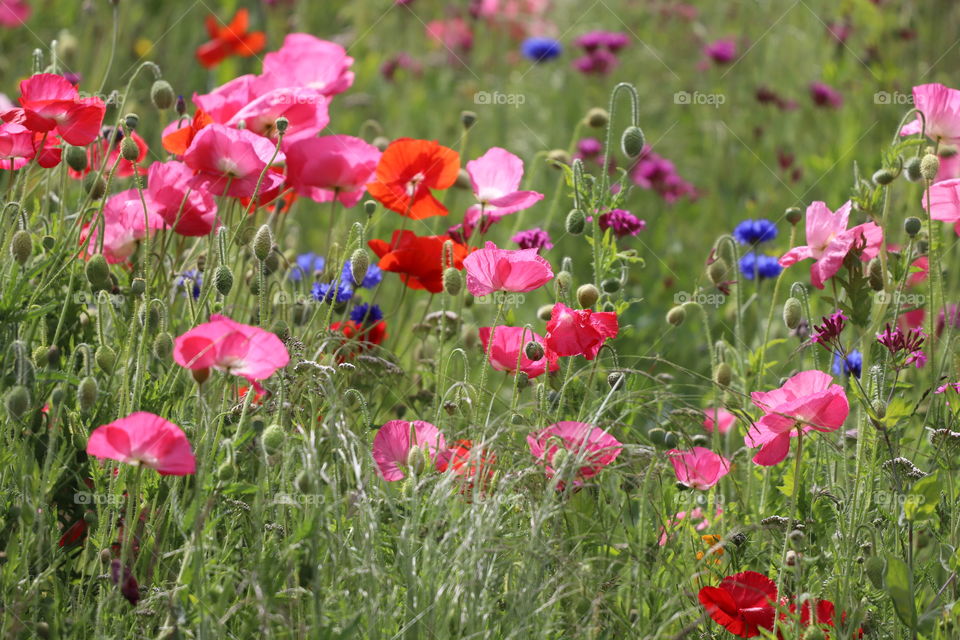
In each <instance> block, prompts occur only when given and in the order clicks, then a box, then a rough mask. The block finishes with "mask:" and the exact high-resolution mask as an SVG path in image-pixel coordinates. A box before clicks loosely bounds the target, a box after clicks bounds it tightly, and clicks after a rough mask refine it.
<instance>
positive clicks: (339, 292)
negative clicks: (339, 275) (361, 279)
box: [310, 282, 353, 302]
mask: <svg viewBox="0 0 960 640" xmlns="http://www.w3.org/2000/svg"><path fill="white" fill-rule="evenodd" d="M310 293H311V295H313V299H314V300H316V301H317V302H346V301H347V300H349V299H350V298H352V297H353V289H351V288H350V287H345V286H343V285H342V284H338V285H337V286H336V287H334V286H333V284H331V283H329V282H314V283H313V288H312V289H311V290H310Z"/></svg>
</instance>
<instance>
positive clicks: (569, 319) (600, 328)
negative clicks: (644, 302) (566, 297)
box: [543, 302, 619, 360]
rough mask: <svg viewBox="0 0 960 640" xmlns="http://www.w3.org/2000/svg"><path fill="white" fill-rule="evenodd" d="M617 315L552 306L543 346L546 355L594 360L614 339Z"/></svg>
mask: <svg viewBox="0 0 960 640" xmlns="http://www.w3.org/2000/svg"><path fill="white" fill-rule="evenodd" d="M618 331H619V326H618V325H617V314H616V313H613V312H612V311H591V310H590V309H571V308H570V307H568V306H566V305H565V304H563V303H562V302H558V303H557V304H555V305H554V306H553V312H552V313H551V314H550V322H548V323H547V335H546V336H545V337H544V340H543V341H544V344H545V345H546V347H547V355H548V356H551V355H557V356H579V355H582V356H584V357H585V358H586V359H587V360H593V359H594V358H596V357H597V353H599V352H600V347H602V346H603V343H604V342H605V341H606V339H607V338H615V337H617V332H618Z"/></svg>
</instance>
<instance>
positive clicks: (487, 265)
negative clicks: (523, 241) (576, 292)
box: [463, 242, 553, 296]
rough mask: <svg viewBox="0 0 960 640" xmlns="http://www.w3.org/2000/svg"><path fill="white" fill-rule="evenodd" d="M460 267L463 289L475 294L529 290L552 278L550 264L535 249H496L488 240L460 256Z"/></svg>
mask: <svg viewBox="0 0 960 640" xmlns="http://www.w3.org/2000/svg"><path fill="white" fill-rule="evenodd" d="M463 266H464V268H465V269H466V270H467V289H468V290H469V291H470V293H472V294H473V295H475V296H485V295H489V294H491V293H494V292H495V291H510V292H514V293H523V292H526V291H533V290H534V289H539V288H540V287H542V286H543V285H545V284H546V283H547V282H549V281H550V280H551V279H552V278H553V269H551V268H550V263H549V262H547V259H546V258H544V257H543V256H541V255H539V254H538V253H537V250H536V249H499V248H497V245H495V244H494V243H492V242H487V245H486V246H485V247H484V248H483V249H479V250H477V251H474V252H473V253H471V254H470V255H469V256H467V257H466V258H464V259H463Z"/></svg>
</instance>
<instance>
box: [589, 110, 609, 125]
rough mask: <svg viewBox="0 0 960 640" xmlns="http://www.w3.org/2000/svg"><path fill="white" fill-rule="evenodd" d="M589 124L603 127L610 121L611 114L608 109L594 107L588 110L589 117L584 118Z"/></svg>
mask: <svg viewBox="0 0 960 640" xmlns="http://www.w3.org/2000/svg"><path fill="white" fill-rule="evenodd" d="M583 120H584V122H586V123H587V125H588V126H590V127H593V128H594V129H602V128H604V127H605V126H607V123H609V122H610V114H609V113H607V110H606V109H601V108H600V107H594V108H592V109H590V110H589V111H587V117H586V118H584V119H583Z"/></svg>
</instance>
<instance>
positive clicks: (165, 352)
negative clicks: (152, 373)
mask: <svg viewBox="0 0 960 640" xmlns="http://www.w3.org/2000/svg"><path fill="white" fill-rule="evenodd" d="M171 354H173V337H171V336H170V334H169V333H167V332H166V331H161V332H160V333H158V334H157V337H156V338H154V339H153V355H155V356H157V358H159V359H160V360H169V359H170V356H171Z"/></svg>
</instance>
